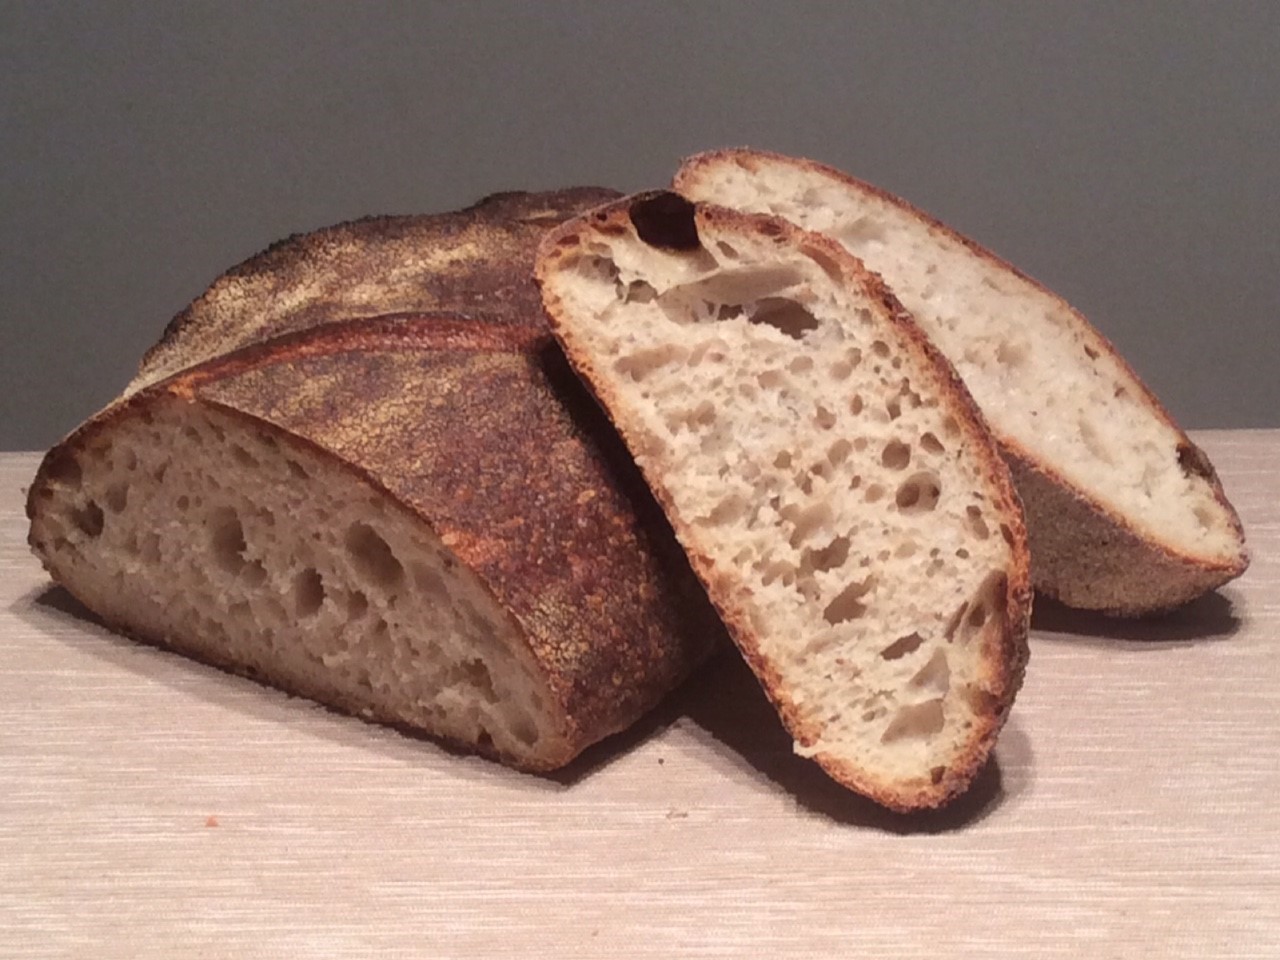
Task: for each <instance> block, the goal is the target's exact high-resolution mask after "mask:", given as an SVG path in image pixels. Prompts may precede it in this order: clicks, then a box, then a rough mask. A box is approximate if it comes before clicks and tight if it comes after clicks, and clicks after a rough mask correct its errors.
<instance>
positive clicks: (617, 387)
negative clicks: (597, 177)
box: [538, 193, 1030, 810]
mask: <svg viewBox="0 0 1280 960" xmlns="http://www.w3.org/2000/svg"><path fill="white" fill-rule="evenodd" d="M538 280H539V283H540V285H541V287H542V293H543V299H544V301H545V303H546V306H547V311H548V315H549V317H550V319H551V324H552V329H553V331H554V332H555V334H556V336H557V337H558V338H559V340H560V341H561V344H562V345H563V347H564V349H565V351H566V353H567V355H568V357H569V359H570V362H571V363H572V364H573V365H574V367H575V368H576V369H577V371H578V373H579V374H580V375H581V376H582V377H583V378H584V379H585V380H586V382H587V383H588V384H589V385H590V386H591V388H592V390H593V391H594V393H595V394H596V396H597V397H598V398H599V399H600V401H601V402H602V403H603V405H604V406H605V408H606V409H607V411H608V413H609V416H610V418H611V419H612V420H613V422H614V424H615V425H616V426H617V427H618V430H619V432H620V433H621V434H622V436H623V438H624V439H625V441H626V443H627V446H628V447H629V448H630V450H631V452H632V454H633V455H634V456H635V458H636V462H637V463H638V464H639V465H640V467H641V469H642V471H643V472H644V475H645V478H646V479H647V480H648V482H649V484H650V486H651V488H652V489H653V490H654V492H655V494H656V495H657V497H658V500H659V501H660V502H661V503H662V504H663V506H664V508H665V509H666V511H667V515H668V517H669V518H670V519H671V522H672V525H673V527H674V528H675V530H676V534H677V536H678V537H679V539H680V541H681V543H682V545H683V546H684V548H685V550H686V552H687V553H688V555H689V557H690V559H691V561H692V563H693V567H694V569H695V571H696V572H697V573H698V575H699V576H700V577H701V579H702V581H703V583H704V585H705V586H706V588H707V591H708V593H709V595H710V596H711V599H712V601H713V602H714V603H715V605H716V606H717V607H718V608H719V610H720V613H721V616H722V618H723V619H724V621H725V623H726V624H727V625H728V627H729V630H730V633H731V635H732V636H733V638H734V640H735V642H736V643H737V645H738V647H739V648H740V649H741V651H742V653H743V655H744V656H745V657H746V659H747V661H748V662H749V663H750V665H751V667H752V669H753V670H754V671H755V673H756V675H757V677H758V678H759V679H760V681H761V684H762V685H763V687H764V689H765V691H766V693H767V694H768V695H769V697H770V699H771V700H772V701H773V703H774V705H775V706H776V707H777V709H778V711H779V713H780V715H781V717H782V719H783V721H784V723H785V724H786V726H787V728H788V730H789V731H790V732H791V734H792V736H793V737H794V739H795V741H796V749H797V751H798V752H799V753H801V754H803V755H805V756H809V757H812V758H814V759H816V760H817V761H818V763H820V764H821V765H822V766H823V767H824V768H825V769H826V770H827V772H828V773H829V774H831V776H833V777H834V778H835V779H836V780H838V781H840V782H841V783H843V784H845V785H846V786H848V787H851V788H852V789H854V790H858V791H860V792H862V793H864V794H866V795H867V796H870V797H872V798H874V799H875V800H877V801H879V802H880V803H882V804H885V805H887V806H890V807H893V808H896V809H900V810H909V809H915V808H921V807H932V806H937V805H940V804H942V803H945V802H946V801H947V800H949V799H950V798H951V797H953V796H955V795H957V794H958V793H959V792H961V791H962V790H963V789H964V788H965V786H966V785H967V784H968V783H969V782H970V780H971V778H972V777H973V775H974V774H975V772H976V771H977V770H978V769H979V768H980V767H981V765H982V763H983V761H984V760H985V758H986V756H987V754H988V751H989V750H990V748H991V746H992V744H993V742H994V740H995V737H996V734H997V732H998V730H999V729H1000V727H1001V725H1002V724H1003V722H1004V719H1005V717H1006V715H1007V711H1008V709H1009V706H1010V704H1011V703H1012V701H1013V697H1014V694H1015V692H1016V690H1017V688H1018V685H1019V683H1020V682H1021V678H1022V672H1023V667H1024V663H1025V659H1026V629H1027V618H1028V615H1029V610H1030V589H1029V582H1028V576H1029V574H1028V569H1027V563H1028V560H1027V553H1026V544H1025V534H1024V531H1023V527H1022V520H1021V515H1020V513H1019V510H1018V507H1017V503H1016V499H1015V497H1014V494H1013V492H1012V488H1011V486H1010V482H1009V478H1008V474H1007V471H1006V469H1005V466H1004V464H1003V463H1002V462H1001V461H1000V458H999V456H998V455H997V453H996V451H995V448H994V446H993V443H992V441H991V438H990V437H989V436H988V434H987V433H986V430H985V427H984V426H983V425H982V423H981V420H980V418H979V417H978V416H976V414H975V413H974V411H973V408H972V405H971V402H970V400H969V398H968V396H967V394H966V393H965V392H964V388H963V387H962V386H961V385H960V384H959V381H958V380H956V379H955V377H954V374H953V373H952V371H951V370H950V368H949V367H947V365H946V364H945V362H944V361H942V360H941V359H940V358H939V357H938V356H937V355H936V353H935V352H933V350H932V348H930V347H929V345H928V344H927V342H926V341H925V340H924V338H923V337H922V336H921V335H920V333H919V331H918V330H917V329H916V327H915V326H914V324H913V323H912V321H911V320H910V318H909V317H908V316H907V315H906V314H905V313H904V312H902V310H901V308H900V307H899V306H898V304H897V303H896V302H895V301H894V300H893V299H892V297H891V296H890V295H889V294H888V293H887V292H886V291H885V290H884V288H883V287H882V286H881V285H880V283H879V282H878V281H877V280H876V278H874V277H873V276H871V275H870V274H868V273H867V272H866V271H865V270H864V269H863V268H862V267H861V265H860V264H858V262H857V261H856V260H854V259H853V258H851V257H849V256H848V255H847V254H846V253H845V252H844V251H843V250H841V249H840V248H839V246H837V245H836V244H834V243H832V242H831V241H829V240H827V239H825V238H822V237H819V236H816V235H812V234H805V233H803V232H802V231H799V230H797V229H796V228H795V227H793V226H790V225H789V224H786V223H784V222H783V221H780V220H777V219H773V218H762V217H751V216H747V215H743V214H739V213H733V212H731V211H728V210H723V209H718V208H712V207H705V206H697V207H695V206H693V205H691V204H689V203H688V202H687V201H685V200H683V199H681V198H680V197H678V196H676V195H675V194H669V193H667V194H662V193H659V194H654V195H642V196H640V197H638V198H632V199H629V200H626V201H622V202H620V203H618V204H614V205H610V206H608V207H605V208H601V209H600V210H597V211H595V212H593V213H591V214H588V215H586V216H584V217H582V218H580V219H578V220H574V221H570V222H568V223H566V224H565V225H564V226H563V227H562V228H560V229H558V230H556V231H553V232H552V233H550V234H548V236H547V238H546V239H545V240H544V242H543V245H542V248H541V251H540V254H539V260H538Z"/></svg>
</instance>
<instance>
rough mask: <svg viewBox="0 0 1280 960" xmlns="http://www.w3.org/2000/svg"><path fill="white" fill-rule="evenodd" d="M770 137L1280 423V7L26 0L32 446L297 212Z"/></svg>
mask: <svg viewBox="0 0 1280 960" xmlns="http://www.w3.org/2000/svg"><path fill="white" fill-rule="evenodd" d="M744 143H746V144H752V145H756V146H762V147H768V148H772V149H776V150H781V151H786V152H792V153H799V154H804V155H809V156H813V157H816V158H819V159H822V160H825V161H827V162H830V163H834V164H836V165H838V166H842V167H844V168H846V169H848V170H850V171H851V172H854V173H856V174H858V175H860V176H862V177H864V178H867V179H870V180H873V181H876V182H878V183H880V184H882V185H884V186H886V187H888V188H890V189H892V190H894V191H896V192H899V193H901V194H904V195H905V196H907V197H908V198H910V199H912V200H914V201H915V202H916V203H918V204H919V205H921V206H923V207H925V208H926V209H928V210H931V211H932V212H934V213H936V214H938V215H939V216H941V217H942V218H943V219H945V220H947V221H949V222H951V223H952V224H953V225H955V226H957V227H959V228H960V229H961V230H963V231H965V232H968V233H970V234H971V235H973V236H974V237H976V238H978V239H979V240H981V241H983V242H984V243H986V244H988V245H989V246H992V247H994V248H995V249H996V250H997V251H999V252H1001V253H1002V254H1004V255H1005V256H1006V257H1007V258H1008V259H1010V260H1012V261H1013V262H1014V263H1017V264H1018V265H1020V266H1021V267H1023V268H1024V269H1025V270H1027V271H1028V272H1030V273H1031V274H1032V275H1034V276H1036V277H1038V278H1040V279H1041V280H1043V281H1045V282H1046V283H1048V284H1049V285H1050V286H1052V287H1054V288H1056V289H1057V290H1058V291H1060V292H1061V293H1063V294H1064V295H1065V296H1066V297H1067V298H1068V299H1069V300H1072V301H1073V302H1074V303H1075V304H1076V305H1077V306H1078V307H1080V308H1081V309H1083V310H1084V312H1085V313H1086V315H1088V316H1090V317H1091V318H1092V319H1093V320H1094V322H1095V323H1096V324H1097V325H1098V326H1099V327H1100V328H1101V329H1102V330H1103V331H1104V332H1105V333H1106V334H1108V335H1109V336H1110V337H1112V339H1113V340H1115V342H1116V343H1117V344H1118V345H1119V347H1120V348H1121V350H1122V351H1123V352H1124V353H1125V354H1126V355H1127V356H1128V357H1129V358H1130V359H1131V361H1132V362H1133V364H1134V366H1135V367H1136V368H1137V369H1138V371H1139V372H1140V373H1141V374H1142V375H1143V376H1144V377H1145V378H1146V379H1147V380H1148V382H1149V383H1151V384H1152V386H1153V387H1154V388H1155V389H1156V391H1157V392H1158V393H1160V394H1161V395H1162V396H1163V397H1164V398H1165V399H1166V401H1167V403H1168V405H1169V406H1170V407H1171V409H1172V410H1173V412H1174V414H1175V415H1176V416H1178V417H1180V418H1181V419H1182V420H1183V421H1184V423H1186V424H1187V425H1189V426H1280V413H1277V410H1278V406H1280V405H1278V403H1277V401H1278V400H1280V387H1278V385H1277V377H1276V368H1277V364H1278V361H1280V338H1278V337H1277V336H1276V334H1275V332H1274V329H1275V324H1276V322H1277V319H1278V318H1280V309H1278V308H1280V294H1278V292H1277V291H1278V290H1280V238H1278V237H1277V226H1278V225H1280V199H1278V198H1280V190H1278V189H1277V185H1276V182H1275V180H1276V171H1277V163H1278V161H1280V3H1277V2H1266V0H1264V2H1259V3H1243V2H1216V3H1214V2H1202V3H1174V2H1154V3H1137V2H1121V3H1117V2H1105V3H1080V2H1032V3H1023V2H1008V3H962V2H950V0H947V2H931V3H926V2H914V3H905V2H904V3H891V2H883V3H856V2H848V0H845V2H834V3H803V4H802V3H781V2H773V3H771V2H765V0H759V2H720V3H710V2H708V3H640V2H635V3H609V2H597V3H589V2H581V3H570V2H533V0H528V2H471V3H463V2H458V3H416V4H410V3H399V4H391V3H371V2H370V3H339V2H294V3H282V2H272V3H264V4H251V3H173V2H169V0H150V2H132V3H116V2H93V3H66V2H26V3H15V2H11V0H0V174H2V175H0V213H2V215H0V448H2V449H22V448H35V447H42V446H46V445H48V444H50V443H52V442H53V441H54V440H55V439H56V438H57V437H58V436H59V435H60V434H62V433H63V432H65V431H66V430H68V429H70V428H71V427H72V426H73V425H74V424H75V423H76V422H77V421H78V420H79V419H81V418H82V417H84V416H85V415H87V414H88V413H90V412H91V411H92V410H94V409H95V408H96V407H97V406H99V405H100V404H102V403H103V402H104V401H106V400H107V399H109V398H110V397H111V396H112V395H113V394H114V392H115V391H116V390H117V389H118V388H119V387H120V386H121V385H123V383H124V382H125V381H126V380H127V379H128V377H129V375H130V372H131V370H132V369H133V366H134V364H135V363H136V360H137V358H138V356H139V355H140V354H141V352H142V351H143V350H144V349H145V348H146V347H147V346H148V345H149V344H150V342H151V341H152V340H153V339H154V338H155V337H156V335H157V334H158V333H159V331H160V329H161V327H162V326H163V324H164V323H165V321H166V320H167V319H168V317H169V316H171V315H172V314H173V313H175V312H177V310H178V309H179V308H181V307H182V306H183V305H184V304H185V303H186V302H187V301H188V300H190V299H191V298H192V297H194V296H195V295H196V294H198V293H199V292H200V290H201V289H202V288H203V287H204V286H205V285H206V284H207V283H208V282H209V281H210V280H211V279H212V278H213V277H214V276H216V275H217V274H218V273H219V272H221V271H222V270H223V269H225V268H226V267H228V266H230V265H232V264H233V263H236V262H237V261H239V260H241V259H243V258H244V257H246V256H248V255H250V254H252V253H254V252H255V251H257V250H258V249H260V248H262V247H263V246H265V245H266V244H268V243H269V242H271V241H272V240H275V239H277V238H279V237H283V236H285V235H286V234H289V233H291V232H295V231H300V230H307V229H311V228H314V227H319V226H322V225H324V224H328V223H333V222H336V221H339V220H343V219H348V218H351V217H355V216H358V215H361V214H365V213H373V212H414V211H430V210H437V209H447V208H452V207H456V206H460V205H463V204H465V203H467V202H469V201H471V200H473V199H475V198H477V197H479V196H481V195H482V194H485V193H489V192H492V191H495V190H501V189H510V188H516V187H525V188H547V187H553V186H559V185H567V184H573V183H601V184H609V185H613V186H617V187H620V188H623V189H639V188H641V187H646V186H652V185H658V184H661V183H663V182H664V181H665V180H666V178H667V177H668V176H669V175H670V173H671V172H672V170H673V168H674V166H675V164H676V162H677V160H678V158H679V157H681V156H682V155H684V154H686V153H690V152H693V151H696V150H698V149H702V148H707V147H711V146H718V145H726V144H744Z"/></svg>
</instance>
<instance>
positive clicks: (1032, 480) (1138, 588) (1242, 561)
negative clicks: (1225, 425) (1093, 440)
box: [672, 147, 1249, 616]
mask: <svg viewBox="0 0 1280 960" xmlns="http://www.w3.org/2000/svg"><path fill="white" fill-rule="evenodd" d="M761 160H764V161H769V162H772V163H780V164H784V165H788V166H792V167H795V168H797V169H800V170H803V171H807V172H812V173H816V174H819V175H821V176H823V177H827V178H829V179H832V180H835V181H837V182H839V183H841V184H843V185H845V186H847V187H849V188H851V189H853V190H855V191H858V192H862V193H866V194H870V195H871V196H874V197H876V198H877V199H879V200H882V201H884V202H886V203H888V204H891V205H893V206H896V207H898V208H899V209H901V210H902V211H904V212H905V213H907V214H908V215H910V216H911V217H913V218H914V219H916V220H918V221H919V222H920V223H921V224H923V225H924V226H925V227H926V228H927V229H928V231H929V232H930V233H931V234H934V235H937V236H941V237H944V238H946V239H948V240H953V241H956V242H958V243H960V244H962V245H963V246H964V247H965V248H966V249H967V250H968V251H969V252H970V253H971V254H973V255H974V256H975V257H977V258H978V259H980V260H983V261H985V262H986V263H988V264H990V265H991V266H994V267H996V268H997V269H1000V270H1004V271H1007V272H1008V273H1011V274H1013V275H1014V276H1016V277H1018V278H1019V279H1020V280H1022V281H1024V282H1026V283H1028V284H1030V285H1031V286H1033V287H1034V288H1035V289H1036V290H1038V291H1039V292H1041V293H1043V294H1044V295H1046V296H1048V297H1050V298H1052V299H1053V300H1054V301H1055V302H1056V303H1057V304H1058V305H1059V306H1060V307H1061V308H1062V309H1063V310H1064V311H1065V312H1066V314H1067V316H1069V317H1070V321H1071V324H1072V327H1073V329H1074V330H1075V332H1076V333H1077V334H1078V336H1079V337H1080V338H1081V340H1082V341H1084V342H1086V343H1088V345H1089V346H1090V348H1091V349H1093V350H1095V351H1096V352H1097V353H1098V354H1099V355H1103V354H1105V355H1106V356H1107V357H1109V358H1110V359H1111V360H1113V361H1114V362H1115V363H1116V365H1117V366H1118V367H1119V369H1120V371H1121V374H1122V376H1125V377H1127V378H1128V381H1129V383H1128V384H1127V387H1128V389H1129V391H1130V393H1131V394H1132V395H1133V396H1134V397H1135V398H1138V399H1139V401H1140V403H1141V404H1142V405H1143V406H1144V407H1145V408H1146V409H1147V411H1148V412H1149V413H1150V414H1151V416H1153V417H1155V418H1156V419H1157V420H1159V421H1160V422H1161V423H1163V424H1165V425H1166V426H1167V427H1169V428H1170V429H1171V430H1172V431H1174V432H1175V433H1176V435H1177V437H1178V442H1179V449H1180V450H1191V451H1198V448H1196V447H1195V445H1194V444H1193V443H1192V442H1191V441H1190V439H1189V438H1188V437H1187V435H1186V433H1185V432H1184V431H1183V430H1182V428H1181V427H1179V426H1178V424H1177V423H1176V422H1175V421H1174V420H1173V417H1172V416H1171V415H1170V414H1169V412H1168V411H1167V410H1166V409H1165V407H1164V406H1163V405H1162V404H1161V403H1160V401H1159V399H1157V397H1156V396H1155V394H1154V393H1153V392H1152V391H1151V389H1150V388H1149V387H1148V386H1147V385H1146V384H1145V383H1143V382H1142V380H1141V379H1140V378H1139V377H1138V375H1137V373H1136V372H1135V371H1134V370H1133V368H1132V367H1131V366H1130V365H1129V363H1128V362H1127V361H1126V360H1125V359H1124V358H1123V357H1122V356H1121V355H1120V353H1119V352H1118V351H1117V350H1116V348H1115V346H1114V345H1113V344H1112V343H1111V342H1110V341H1109V340H1108V339H1107V338H1106V337H1105V336H1103V335H1102V334H1101V333H1100V332H1099V331H1098V330H1097V329H1096V328H1094V326H1093V325H1092V324H1090V323H1089V321H1088V320H1087V319H1085V317H1084V316H1083V315H1082V314H1081V313H1080V312H1079V311H1077V310H1076V309H1075V308H1073V307H1072V306H1071V305H1070V304H1069V303H1067V302H1066V301H1065V300H1063V299H1062V298H1061V297H1060V296H1058V295H1057V294H1055V293H1054V292H1053V291H1052V290H1050V289H1048V288H1047V287H1046V286H1044V284H1042V283H1040V282H1039V281H1037V280H1036V279H1034V278H1033V277H1030V276H1028V275H1027V274H1026V273H1024V272H1023V271H1021V270H1019V269H1018V268H1017V267H1015V266H1014V265H1013V264H1011V263H1009V262H1008V261H1007V260H1004V259H1003V258H1002V257H1000V256H998V255H997V254H995V253H993V252H991V251H990V250H988V249H987V248H986V247H983V246H982V245H981V244H979V243H977V242H976V241H975V240H972V239H970V238H969V237H966V236H965V235H963V234H961V233H959V232H958V231H956V230H954V229H952V228H951V227H949V226H947V225H946V224H944V223H942V222H941V221H940V220H938V219H936V218H935V217H933V216H931V215H929V214H928V213H926V212H924V211H923V210H920V209H919V208H918V207H916V206H914V205H913V204H911V203H909V202H908V201H906V200H904V199H902V198H901V197H899V196H896V195H895V194H892V193H890V192H889V191H887V190H883V189H881V188H880V187H877V186H875V185H874V184H870V183H867V182H866V181H863V180H859V179H857V178H856V177H853V176H850V175H849V174H847V173H845V172H843V171H841V170H838V169H836V168H835V167H831V166H827V165H826V164H822V163H819V162H817V161H814V160H807V159H802V158H799V157H789V156H786V155H784V154H778V153H772V152H770V151H767V150H755V149H751V148H746V147H740V148H726V149H720V150H710V151H706V152H704V153H699V154H695V155H694V156H691V157H688V158H686V159H685V161H684V162H683V164H682V165H681V167H680V169H679V171H677V173H676V175H675V177H674V179H673V181H672V182H673V185H674V187H675V189H676V190H680V189H681V188H682V187H686V188H687V187H688V186H689V185H691V184H692V183H694V182H696V181H697V180H698V178H699V176H700V175H701V173H702V171H703V170H705V168H707V167H712V166H715V165H719V164H726V163H737V164H742V165H745V166H746V167H747V169H753V168H752V166H751V165H752V164H758V163H759V162H760V161H761ZM991 429H992V432H993V433H994V434H995V436H996V438H997V440H998V441H999V443H1000V446H1001V449H1002V451H1003V453H1004V456H1005V459H1006V460H1007V461H1008V463H1009V465H1010V467H1011V469H1012V471H1013V475H1014V479H1015V483H1016V484H1017V485H1018V492H1019V494H1020V495H1021V497H1022V503H1023V507H1024V510H1025V511H1026V519H1027V526H1028V529H1029V531H1030V535H1031V542H1032V552H1031V563H1032V578H1033V582H1034V584H1035V588H1036V589H1037V590H1039V591H1040V592H1041V593H1043V594H1045V595H1046V596H1050V597H1053V598H1055V599H1058V600H1060V601H1062V602H1063V603H1066V604H1069V605H1071V606H1075V607H1082V608H1086V609H1097V610H1101V611H1104V612H1107V613H1110V614H1113V615H1118V616H1142V615H1146V614H1151V613H1157V612H1162V611H1166V610H1170V609H1172V608H1174V607H1178V606H1181V605H1182V604H1184V603H1186V602H1188V601H1190V600H1193V599H1195V598H1196V597H1198V596H1200V595H1201V594H1203V593H1205V592H1207V591H1209V590H1212V589H1214V588H1216V587H1219V586H1221V585H1222V584H1224V583H1226V582H1228V581H1229V580H1232V579H1234V578H1236V577H1238V576H1240V575H1241V574H1242V573H1244V571H1245V570H1246V569H1247V568H1248V566H1249V555H1248V552H1247V551H1246V549H1245V545H1244V529H1243V527H1242V525H1241V523H1240V518H1239V515H1238V514H1237V513H1236V510H1235V508H1234V507H1233V506H1232V505H1231V503H1230V502H1229V501H1228V500H1227V497H1226V494H1225V492H1224V491H1223V488H1222V484H1221V482H1220V481H1219V480H1218V477H1217V475H1216V473H1214V472H1213V469H1212V466H1210V465H1209V464H1208V460H1207V458H1205V457H1204V455H1203V453H1199V454H1198V456H1196V457H1194V458H1193V459H1194V462H1195V465H1194V466H1193V467H1192V469H1193V470H1194V472H1196V473H1198V474H1199V475H1201V476H1203V477H1204V478H1205V479H1206V480H1207V481H1208V483H1209V486H1210V488H1211V490H1212V493H1213V496H1214V499H1215V500H1217V502H1218V504H1219V505H1220V506H1221V507H1222V508H1223V509H1224V510H1225V511H1226V513H1227V516H1228V518H1229V522H1230V524H1231V526H1232V529H1233V530H1234V531H1235V534H1236V538H1237V541H1238V543H1239V551H1238V553H1237V554H1236V556H1235V557H1233V558H1231V559H1230V560H1227V561H1225V562H1224V561H1223V560H1222V559H1221V558H1214V557H1208V556H1193V555H1191V554H1189V553H1186V552H1184V551H1181V550H1178V549H1177V548H1176V547H1174V546H1172V545H1171V544H1169V543H1167V542H1164V541H1161V540H1160V539H1159V538H1157V537H1154V536H1151V535H1149V534H1147V533H1144V532H1143V531H1141V530H1139V529H1138V528H1137V527H1136V526H1135V524H1133V523H1132V522H1131V521H1130V520H1129V519H1128V518H1126V517H1125V516H1124V515H1123V514H1122V513H1120V512H1118V511H1117V510H1115V509H1113V508H1111V507H1109V506H1108V505H1106V504H1104V503H1102V502H1101V501H1099V500H1098V499H1097V498H1096V497H1094V496H1092V495H1090V494H1089V493H1088V492H1087V491H1085V490H1082V489H1081V488H1080V487H1079V486H1078V485H1076V484H1074V483H1072V482H1071V481H1070V480H1068V479H1067V478H1066V477H1065V476H1063V474H1062V472H1061V471H1060V470H1058V469H1056V468H1055V467H1054V466H1053V464H1052V463H1048V462H1046V461H1044V460H1042V459H1040V458H1039V457H1037V456H1035V455H1034V454H1033V453H1032V452H1031V451H1029V450H1028V449H1027V448H1026V446H1025V445H1024V444H1022V443H1020V442H1019V441H1018V439H1017V438H1016V437H1014V436H1011V435H1009V434H1006V433H1003V432H1001V431H1000V430H999V428H998V427H997V426H995V425H992V426H991ZM1184 464H1185V461H1184Z"/></svg>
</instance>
